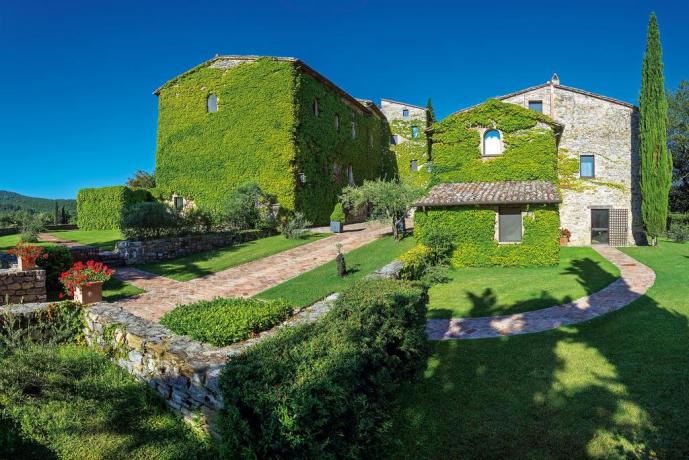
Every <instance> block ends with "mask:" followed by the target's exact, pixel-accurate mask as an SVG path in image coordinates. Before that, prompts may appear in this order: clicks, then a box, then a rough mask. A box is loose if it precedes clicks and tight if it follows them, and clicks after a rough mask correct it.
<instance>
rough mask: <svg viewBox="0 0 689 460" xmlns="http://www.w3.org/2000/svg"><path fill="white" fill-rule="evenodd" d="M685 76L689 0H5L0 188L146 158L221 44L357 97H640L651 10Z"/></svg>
mask: <svg viewBox="0 0 689 460" xmlns="http://www.w3.org/2000/svg"><path fill="white" fill-rule="evenodd" d="M651 11H656V13H657V14H658V19H659V23H660V31H661V38H662V41H663V51H664V61H665V76H666V84H667V86H668V87H669V88H675V87H676V86H677V84H678V83H679V81H680V80H682V79H689V48H688V47H687V43H689V27H687V26H686V24H687V20H688V19H689V3H688V2H681V1H672V2H670V1H668V2H650V1H645V2H642V1H620V2H605V1H601V0H598V1H595V2H572V1H567V2H560V1H553V0H551V1H543V2H527V1H521V2H505V3H504V4H503V3H501V2H499V1H492V2H470V3H469V4H467V5H463V4H460V2H433V1H416V2H405V1H389V2H388V1H386V2H375V1H363V0H356V1H350V2H323V1H315V0H313V1H299V0H281V1H256V0H254V1H250V2H246V1H242V2H239V1H219V0H218V1H211V0H201V1H188V0H187V1H182V0H166V1H153V0H101V1H93V0H91V1H76V0H60V1H56V0H41V1H37V0H1V1H0V158H1V159H2V161H1V162H0V165H2V167H1V169H0V171H1V174H0V190H12V191H16V192H19V193H24V194H28V195H34V196H44V197H53V198H56V197H60V198H62V197H74V196H75V195H76V192H77V191H78V189H79V188H81V187H95V186H102V185H115V184H121V183H124V181H125V180H126V178H127V177H129V176H130V175H131V174H132V173H133V172H134V171H135V170H137V169H146V170H153V168H154V155H155V141H156V117H157V100H156V97H155V96H153V95H152V91H153V90H154V89H155V88H156V87H157V86H159V85H160V84H161V83H163V82H165V81H166V80H168V79H170V78H172V77H174V76H175V75H177V74H179V73H181V72H183V71H184V70H187V69H188V68H190V67H193V66H194V65H196V64H198V63H200V62H202V61H204V60H206V59H208V58H210V57H212V56H213V55H215V54H216V53H219V54H260V55H276V56H295V57H299V58H301V59H303V60H304V61H306V62H307V63H308V64H310V65H311V66H312V67H314V68H316V69H317V70H318V71H319V72H321V73H323V74H324V75H325V76H327V77H328V78H330V79H331V80H332V81H334V82H335V83H337V84H338V85H340V86H341V87H342V88H344V89H345V90H346V91H348V92H350V93H351V94H353V95H354V96H356V97H363V98H367V99H373V100H375V101H379V100H380V98H381V97H384V98H389V99H396V100H402V101H406V102H409V103H412V104H419V105H423V104H425V102H426V99H427V98H428V97H432V98H433V103H434V106H435V108H436V113H437V115H439V116H441V117H442V116H445V115H447V114H449V113H451V112H452V111H454V110H457V109H459V108H462V107H466V106H469V105H471V104H475V103H478V102H481V101H483V100H485V99H487V98H488V97H491V96H495V95H499V94H504V93H508V92H511V91H514V90H517V89H520V88H522V87H526V86H531V85H534V84H539V83H543V82H545V81H547V80H548V79H549V78H550V76H551V74H552V73H553V72H557V73H558V74H559V75H560V78H561V81H562V84H565V85H571V86H576V87H580V88H583V89H586V90H589V91H593V92H598V93H602V94H605V95H608V96H611V97H615V98H619V99H623V100H626V101H629V102H633V103H636V102H637V99H638V93H639V82H640V74H641V59H642V56H643V50H644V45H645V31H646V25H647V21H648V15H649V13H650V12H651Z"/></svg>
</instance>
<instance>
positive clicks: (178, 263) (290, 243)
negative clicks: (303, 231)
mask: <svg viewBox="0 0 689 460" xmlns="http://www.w3.org/2000/svg"><path fill="white" fill-rule="evenodd" d="M327 236H330V235H329V234H326V233H317V234H312V235H309V236H308V237H306V238H303V239H298V240H288V239H287V238H285V237H284V236H282V235H276V236H270V237H268V238H261V239H259V240H255V241H249V242H248V243H242V244H238V245H236V246H231V247H228V248H223V249H215V250H213V251H207V252H201V253H198V254H192V255H190V256H186V257H180V258H179V259H175V260H169V261H165V262H158V263H153V264H142V265H138V266H137V268H140V269H142V270H146V271H147V272H151V273H155V274H157V275H161V276H165V277H167V278H172V279H173V280H177V281H189V280H192V279H194V278H200V277H202V276H205V275H210V274H211V273H216V272H219V271H222V270H226V269H228V268H231V267H236V266H237V265H241V264H245V263H247V262H251V261H252V260H257V259H262V258H263V257H268V256H270V255H273V254H276V253H278V252H282V251H286V250H288V249H292V248H295V247H297V246H301V245H302V244H306V243H311V242H313V241H316V240H318V239H321V238H325V237H327Z"/></svg>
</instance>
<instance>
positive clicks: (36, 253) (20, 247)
mask: <svg viewBox="0 0 689 460" xmlns="http://www.w3.org/2000/svg"><path fill="white" fill-rule="evenodd" d="M7 253H8V254H12V255H13V256H17V257H21V258H22V260H24V261H25V262H26V263H27V265H34V264H35V263H36V260H38V258H39V257H43V259H47V258H48V253H45V254H44V253H43V248H42V247H39V246H35V245H33V244H27V243H25V242H23V241H20V242H19V243H17V245H16V246H15V247H14V249H10V250H9V251H7ZM41 254H42V256H41Z"/></svg>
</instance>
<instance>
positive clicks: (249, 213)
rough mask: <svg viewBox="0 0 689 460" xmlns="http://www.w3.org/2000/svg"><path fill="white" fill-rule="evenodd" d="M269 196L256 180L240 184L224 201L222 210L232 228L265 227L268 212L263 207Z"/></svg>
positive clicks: (227, 223)
mask: <svg viewBox="0 0 689 460" xmlns="http://www.w3.org/2000/svg"><path fill="white" fill-rule="evenodd" d="M267 201H268V197H267V196H266V195H265V194H264V193H263V191H262V190H261V187H259V186H258V185H257V184H256V183H254V182H248V183H246V184H243V185H240V186H239V187H237V189H236V190H234V191H233V192H232V193H231V194H230V195H229V196H228V197H227V199H226V200H225V201H224V204H223V210H222V212H223V213H224V215H225V219H224V221H225V223H226V225H228V226H229V227H230V228H233V229H237V230H247V229H255V228H261V227H265V226H266V224H267V218H266V215H265V214H266V213H265V212H264V210H263V208H264V205H266V204H267Z"/></svg>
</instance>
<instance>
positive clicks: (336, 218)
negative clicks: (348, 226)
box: [330, 203, 346, 224]
mask: <svg viewBox="0 0 689 460" xmlns="http://www.w3.org/2000/svg"><path fill="white" fill-rule="evenodd" d="M345 218H346V216H345V212H344V208H343V207H342V203H336V204H335V208H334V209H333V213H332V214H330V222H341V223H343V224H344V221H345Z"/></svg>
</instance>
